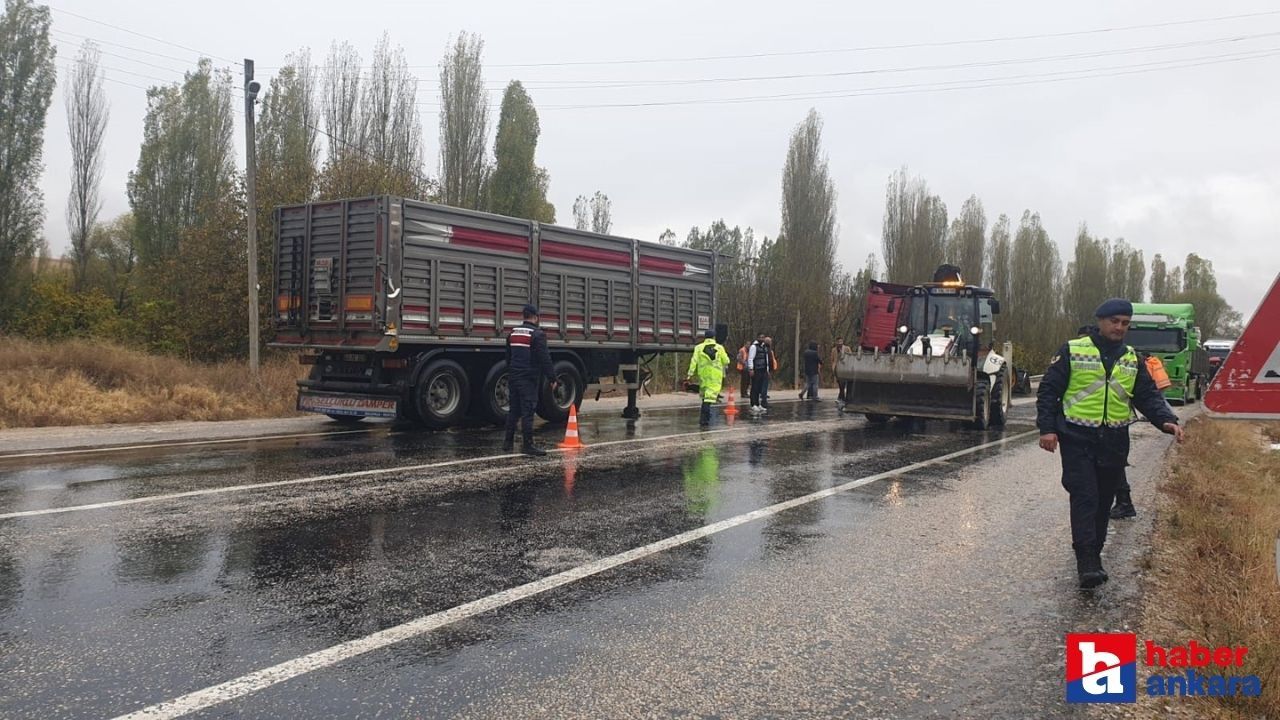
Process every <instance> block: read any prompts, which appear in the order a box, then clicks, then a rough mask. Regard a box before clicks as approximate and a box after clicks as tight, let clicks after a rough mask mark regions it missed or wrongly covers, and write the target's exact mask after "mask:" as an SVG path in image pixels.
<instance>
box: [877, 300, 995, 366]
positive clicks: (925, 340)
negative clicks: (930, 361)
mask: <svg viewBox="0 0 1280 720" xmlns="http://www.w3.org/2000/svg"><path fill="white" fill-rule="evenodd" d="M904 305H905V307H904V308H903V312H902V314H901V315H899V319H900V321H901V325H900V326H899V328H898V330H899V334H900V337H899V347H900V349H901V351H902V352H908V353H911V354H915V355H925V354H929V355H933V356H935V357H940V356H960V355H961V354H964V355H967V356H968V357H969V358H970V359H972V360H974V361H975V362H976V360H977V358H978V357H979V355H981V354H982V350H984V349H986V348H988V347H990V344H991V342H992V337H993V333H994V331H995V316H996V314H998V313H999V312H1000V304H999V302H998V301H996V299H995V298H994V297H993V293H992V292H991V291H990V290H988V289H986V288H979V287H974V286H972V285H962V284H959V283H957V282H941V283H928V284H925V285H919V286H916V287H913V288H911V289H910V290H909V291H908V293H907V298H906V303H904ZM904 329H905V332H904Z"/></svg>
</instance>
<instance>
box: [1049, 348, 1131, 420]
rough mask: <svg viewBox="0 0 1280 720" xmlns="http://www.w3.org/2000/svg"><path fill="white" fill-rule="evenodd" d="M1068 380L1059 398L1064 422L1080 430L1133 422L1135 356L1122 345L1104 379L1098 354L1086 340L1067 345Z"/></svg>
mask: <svg viewBox="0 0 1280 720" xmlns="http://www.w3.org/2000/svg"><path fill="white" fill-rule="evenodd" d="M1067 346H1068V353H1069V354H1068V359H1069V361H1070V364H1071V378H1070V380H1069V381H1068V383H1067V392H1066V393H1065V394H1064V395H1063V398H1062V413H1063V415H1065V416H1066V418H1067V422H1069V423H1071V424H1073V425H1082V426H1084V427H1101V426H1104V425H1105V426H1107V427H1124V426H1126V425H1129V424H1131V423H1133V422H1134V421H1136V420H1137V417H1138V416H1137V414H1136V413H1134V412H1133V406H1132V398H1133V387H1134V384H1135V383H1136V382H1137V379H1138V354H1137V353H1136V352H1134V350H1133V348H1131V347H1129V346H1127V345H1126V346H1125V351H1124V354H1123V355H1121V356H1120V358H1119V359H1118V360H1116V364H1115V366H1113V367H1112V368H1111V377H1109V378H1108V377H1107V374H1106V369H1105V367H1104V366H1103V363H1102V353H1101V352H1099V351H1098V347H1097V346H1096V345H1094V344H1093V340H1092V339H1090V338H1087V337H1084V338H1077V339H1075V340H1072V341H1071V342H1069V343H1067Z"/></svg>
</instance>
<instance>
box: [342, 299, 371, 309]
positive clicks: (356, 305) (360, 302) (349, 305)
mask: <svg viewBox="0 0 1280 720" xmlns="http://www.w3.org/2000/svg"><path fill="white" fill-rule="evenodd" d="M343 307H345V308H346V309H347V312H353V311H354V312H361V311H364V312H372V311H373V296H372V295H348V296H347V301H346V303H344V304H343Z"/></svg>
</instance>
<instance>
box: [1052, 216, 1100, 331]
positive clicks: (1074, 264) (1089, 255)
mask: <svg viewBox="0 0 1280 720" xmlns="http://www.w3.org/2000/svg"><path fill="white" fill-rule="evenodd" d="M1109 252H1110V249H1109V248H1108V246H1107V242H1106V241H1105V240H1099V239H1098V238H1095V237H1093V236H1092V235H1090V234H1089V226H1088V225H1086V224H1084V223H1080V229H1079V230H1078V231H1076V246H1075V253H1074V256H1073V258H1074V259H1072V260H1071V262H1069V263H1067V280H1066V287H1065V292H1064V293H1063V302H1062V309H1063V311H1064V312H1065V313H1066V315H1067V318H1068V319H1069V320H1070V321H1071V322H1073V323H1076V324H1077V325H1080V324H1085V323H1087V322H1088V320H1089V318H1091V317H1093V310H1094V308H1096V307H1098V304H1099V303H1100V302H1102V301H1103V300H1105V299H1106V298H1107V297H1109V296H1110V293H1109V288H1108V282H1109V280H1108V265H1109V262H1110V258H1109Z"/></svg>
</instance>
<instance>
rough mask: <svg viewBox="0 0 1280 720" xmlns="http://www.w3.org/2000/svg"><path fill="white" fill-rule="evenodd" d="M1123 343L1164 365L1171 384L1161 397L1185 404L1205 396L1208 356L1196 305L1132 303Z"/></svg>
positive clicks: (1207, 378) (1207, 379) (1207, 377)
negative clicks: (1129, 320) (1197, 320)
mask: <svg viewBox="0 0 1280 720" xmlns="http://www.w3.org/2000/svg"><path fill="white" fill-rule="evenodd" d="M1125 342H1127V343H1128V344H1130V345H1132V346H1133V347H1134V349H1135V350H1137V351H1138V352H1139V353H1144V354H1147V355H1154V356H1156V357H1158V358H1160V361H1161V362H1163V363H1164V369H1165V372H1166V373H1168V374H1169V380H1170V381H1171V382H1172V383H1173V384H1172V385H1170V386H1169V387H1167V388H1165V391H1164V395H1165V397H1166V398H1168V399H1169V400H1170V401H1171V402H1176V403H1180V404H1186V403H1190V402H1195V401H1196V400H1197V399H1199V398H1200V397H1202V396H1203V395H1204V391H1205V388H1206V386H1207V385H1208V381H1209V353H1208V352H1206V351H1205V349H1204V346H1203V345H1202V344H1201V335H1200V328H1198V327H1196V313H1195V306H1193V305H1191V304H1190V303H1134V304H1133V324H1131V325H1130V326H1129V334H1128V336H1127V337H1126V338H1125Z"/></svg>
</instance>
